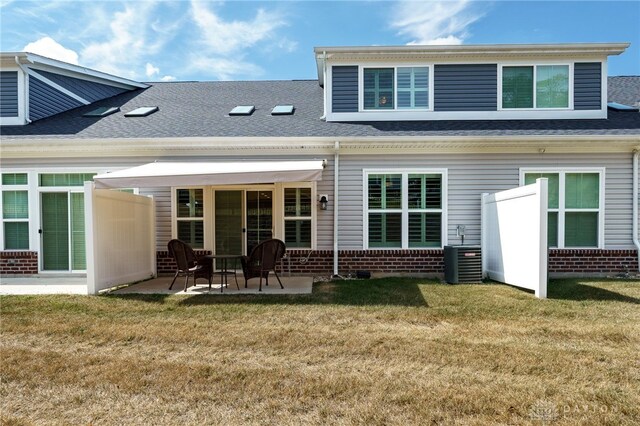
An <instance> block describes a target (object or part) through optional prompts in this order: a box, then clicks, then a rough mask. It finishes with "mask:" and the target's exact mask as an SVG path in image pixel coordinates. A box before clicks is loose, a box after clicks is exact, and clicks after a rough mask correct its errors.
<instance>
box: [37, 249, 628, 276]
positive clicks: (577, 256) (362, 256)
mask: <svg viewBox="0 0 640 426" xmlns="http://www.w3.org/2000/svg"><path fill="white" fill-rule="evenodd" d="M287 253H288V256H289V259H285V260H284V261H283V269H284V272H288V271H289V270H290V271H291V273H292V274H294V275H316V274H318V275H320V274H322V275H330V274H332V273H333V251H332V250H314V251H313V252H312V253H311V254H310V255H309V251H308V250H288V251H287ZM196 254H198V255H204V254H211V252H209V251H206V250H198V251H196ZM308 255H309V256H308ZM307 256H308V260H305V259H306V258H307ZM157 262H158V273H159V274H169V273H174V272H175V263H174V261H173V258H171V257H169V254H168V253H167V252H166V251H160V252H158V253H157ZM338 262H339V264H338V267H339V273H340V274H348V273H355V272H357V271H370V272H385V273H396V272H397V273H401V272H403V273H415V274H434V275H436V274H439V275H441V274H443V273H444V258H443V251H442V250H341V251H340V252H339V260H338ZM36 269H37V259H36ZM637 271H638V255H637V252H636V251H635V250H550V251H549V272H550V273H551V274H553V273H572V274H576V275H579V274H587V275H588V274H611V273H623V272H632V273H635V272H637Z"/></svg>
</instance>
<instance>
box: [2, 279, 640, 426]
mask: <svg viewBox="0 0 640 426" xmlns="http://www.w3.org/2000/svg"><path fill="white" fill-rule="evenodd" d="M549 295H550V298H549V299H548V300H538V299H536V298H535V297H534V296H533V295H532V294H530V293H527V292H524V291H521V290H518V289H515V288H511V287H507V286H503V285H455V286H451V285H446V284H439V283H436V282H433V281H428V280H417V279H384V280H367V281H345V282H335V283H322V284H317V285H316V286H315V287H314V294H312V295H301V296H284V297H283V296H269V297H265V296H231V297H230V296H222V297H220V296H217V295H216V296H200V295H199V296H160V295H158V296H119V297H118V296H99V297H86V296H33V297H31V296H5V297H1V298H0V309H1V311H0V312H1V317H0V319H1V323H0V327H1V333H0V334H1V340H0V351H1V352H0V356H1V358H0V360H1V364H0V379H1V382H0V400H1V406H0V413H1V414H0V416H1V417H0V423H3V424H7V425H11V424H13V425H18V424H20V425H21V424H31V423H34V424H101V425H120V424H154V425H159V424H171V425H173V424H206V423H209V424H281V425H282V424H284V425H286V424H328V423H329V424H366V425H375V424H403V425H407V424H430V423H445V424H452V423H454V424H455V423H458V424H477V425H486V424H491V423H504V424H541V421H543V420H556V422H555V423H554V424H576V423H581V424H598V425H601V424H611V425H623V424H629V425H630V424H637V423H636V422H638V419H640V393H639V392H638V389H639V388H638V384H639V383H640V282H638V281H602V280H600V281H593V280H557V281H553V282H552V283H551V284H550V289H549Z"/></svg>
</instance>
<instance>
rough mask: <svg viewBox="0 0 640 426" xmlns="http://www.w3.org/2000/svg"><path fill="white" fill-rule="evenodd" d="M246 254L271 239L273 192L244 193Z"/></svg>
mask: <svg viewBox="0 0 640 426" xmlns="http://www.w3.org/2000/svg"><path fill="white" fill-rule="evenodd" d="M246 194H247V253H251V250H253V248H254V247H255V246H257V245H258V244H260V243H261V242H263V241H265V240H269V239H271V238H273V191H270V190H269V191H263V190H260V191H246Z"/></svg>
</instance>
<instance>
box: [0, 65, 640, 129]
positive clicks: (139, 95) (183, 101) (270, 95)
mask: <svg viewBox="0 0 640 426" xmlns="http://www.w3.org/2000/svg"><path fill="white" fill-rule="evenodd" d="M608 83H609V101H615V102H619V103H623V104H629V102H630V100H631V101H633V100H634V99H636V100H638V99H640V77H612V78H609V81H608ZM322 102H323V90H322V88H321V87H320V86H319V85H318V82H317V81H315V80H305V81H295V80H294V81H230V82H171V83H153V84H152V86H151V87H149V88H147V89H139V90H136V91H133V92H128V93H124V94H121V95H118V96H114V97H112V98H109V99H105V100H102V101H98V102H96V103H93V104H91V105H87V106H84V107H80V108H76V109H73V110H70V111H67V112H64V113H61V114H58V115H55V116H53V117H49V118H46V119H43V120H38V121H35V122H33V123H31V124H29V125H26V126H5V127H2V129H1V130H0V132H1V133H2V137H3V138H6V139H25V138H29V139H40V138H43V139H44V138H78V139H90V138H99V139H102V138H104V139H109V138H163V137H178V138H179V137H313V136H320V137H322V136H324V137H376V136H418V137H429V136H509V135H513V136H515V135H629V134H631V135H634V134H635V135H637V134H640V113H638V112H620V111H612V110H609V113H608V119H598V120H596V119H594V120H474V121H461V120H455V121H454V120H448V121H396V122H351V123H334V122H332V123H327V122H325V121H324V120H323V119H322V118H321V117H322V114H323V107H322ZM279 104H293V105H294V106H295V114H293V115H284V116H272V115H271V110H272V108H273V107H274V106H275V105H279ZM237 105H255V107H256V110H255V112H254V113H253V114H252V115H251V116H235V117H230V116H229V111H231V109H232V108H233V107H235V106H237ZM98 106H107V107H110V106H118V107H120V109H121V112H119V113H116V114H112V115H109V116H107V117H102V118H86V117H83V116H82V115H83V114H84V113H86V112H88V111H91V110H93V109H95V108H96V107H98ZM141 106H158V107H159V111H158V112H156V113H154V114H151V115H150V116H148V117H140V118H126V117H124V113H125V112H128V111H131V110H133V109H135V108H137V107H141Z"/></svg>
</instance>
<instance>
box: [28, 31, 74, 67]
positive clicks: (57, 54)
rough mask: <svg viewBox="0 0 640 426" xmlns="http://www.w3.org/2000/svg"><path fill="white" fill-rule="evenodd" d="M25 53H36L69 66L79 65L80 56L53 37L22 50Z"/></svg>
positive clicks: (40, 40)
mask: <svg viewBox="0 0 640 426" xmlns="http://www.w3.org/2000/svg"><path fill="white" fill-rule="evenodd" d="M22 50H23V51H24V52H30V53H35V54H38V55H42V56H45V57H47V58H51V59H57V60H59V61H63V62H67V63H69V64H73V65H78V54H77V53H76V52H75V51H73V50H71V49H67V48H66V47H64V46H62V45H61V44H60V43H58V42H57V41H55V40H54V39H52V38H51V37H42V38H40V39H38V40H36V41H34V42H32V43H29V44H27V45H26V46H25V47H23V48H22Z"/></svg>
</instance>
